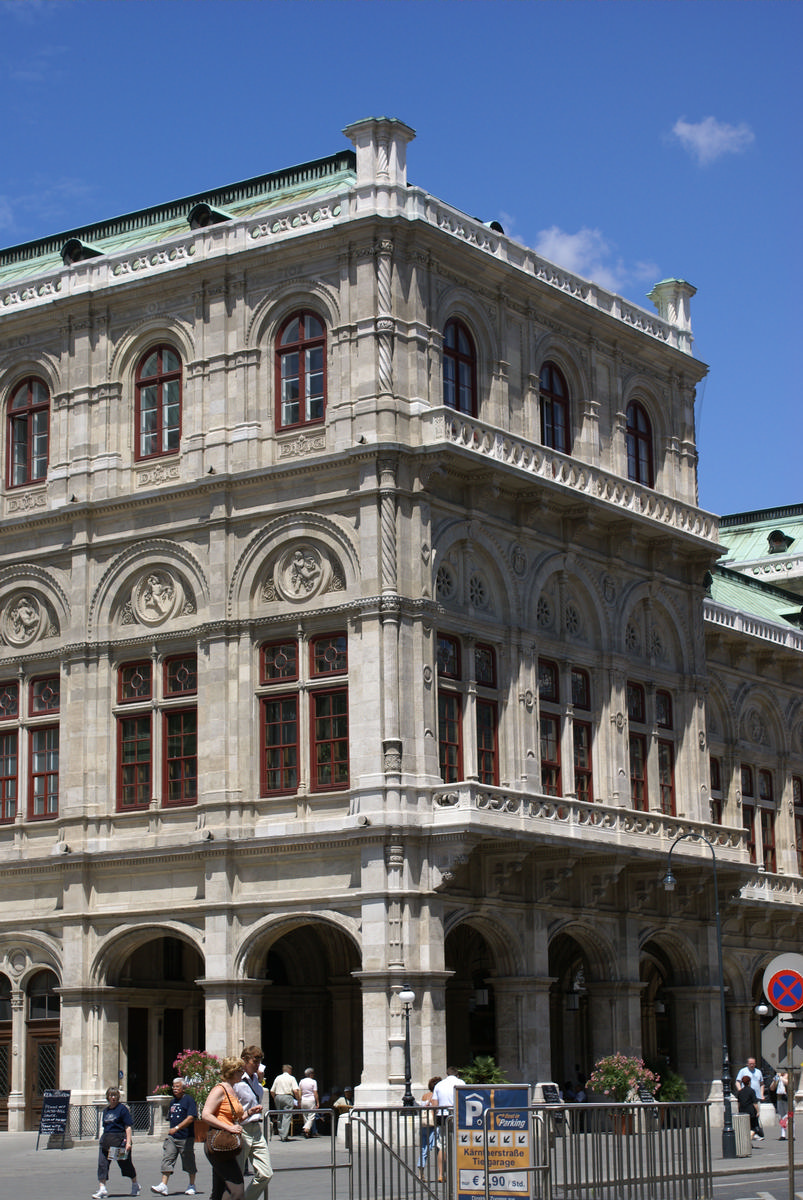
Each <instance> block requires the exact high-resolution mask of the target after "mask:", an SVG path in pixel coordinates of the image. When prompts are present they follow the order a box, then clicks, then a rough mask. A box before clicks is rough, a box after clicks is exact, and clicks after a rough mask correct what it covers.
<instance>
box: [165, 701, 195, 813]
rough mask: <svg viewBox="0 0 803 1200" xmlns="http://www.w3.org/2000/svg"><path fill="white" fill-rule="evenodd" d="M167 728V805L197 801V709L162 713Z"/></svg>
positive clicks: (181, 709) (182, 709)
mask: <svg viewBox="0 0 803 1200" xmlns="http://www.w3.org/2000/svg"><path fill="white" fill-rule="evenodd" d="M162 723H163V727H164V781H163V788H162V801H163V803H164V804H165V805H171V806H172V805H177V804H195V802H196V801H197V799H198V713H197V710H196V709H195V708H180V709H173V710H171V711H169V712H165V713H163V714H162Z"/></svg>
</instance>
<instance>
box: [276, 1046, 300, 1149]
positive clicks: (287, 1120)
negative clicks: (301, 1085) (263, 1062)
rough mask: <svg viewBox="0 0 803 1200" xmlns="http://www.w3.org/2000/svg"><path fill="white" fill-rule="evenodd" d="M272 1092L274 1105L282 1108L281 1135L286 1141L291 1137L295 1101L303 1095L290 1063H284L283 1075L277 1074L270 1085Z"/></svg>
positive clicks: (280, 1119)
mask: <svg viewBox="0 0 803 1200" xmlns="http://www.w3.org/2000/svg"><path fill="white" fill-rule="evenodd" d="M270 1094H271V1099H272V1100H273V1107H274V1108H276V1109H281V1110H282V1111H281V1113H280V1114H279V1137H280V1138H281V1139H282V1141H283V1142H286V1141H288V1139H289V1137H290V1128H291V1125H292V1121H293V1101H294V1100H299V1099H300V1095H301V1094H300V1092H299V1090H298V1080H297V1079H296V1078H295V1076H294V1075H293V1068H292V1066H291V1065H290V1063H284V1065H283V1066H282V1073H281V1075H277V1076H276V1078H275V1079H274V1081H273V1083H272V1084H271V1085H270Z"/></svg>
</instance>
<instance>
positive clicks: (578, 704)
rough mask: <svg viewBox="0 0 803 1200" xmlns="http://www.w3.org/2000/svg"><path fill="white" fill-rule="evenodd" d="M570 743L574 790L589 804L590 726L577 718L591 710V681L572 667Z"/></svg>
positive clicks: (590, 773) (587, 676) (590, 786)
mask: <svg viewBox="0 0 803 1200" xmlns="http://www.w3.org/2000/svg"><path fill="white" fill-rule="evenodd" d="M571 683H572V708H573V710H574V713H575V716H574V718H573V721H572V743H573V748H574V790H575V792H576V793H577V799H578V800H584V801H586V802H589V803H590V802H591V801H592V800H593V799H594V781H593V773H592V762H591V747H592V725H591V722H590V721H584V720H581V719H579V718H578V717H577V715H576V714H577V713H586V712H589V711H590V709H591V680H590V678H589V674H588V671H585V670H583V669H582V668H581V667H572V674H571Z"/></svg>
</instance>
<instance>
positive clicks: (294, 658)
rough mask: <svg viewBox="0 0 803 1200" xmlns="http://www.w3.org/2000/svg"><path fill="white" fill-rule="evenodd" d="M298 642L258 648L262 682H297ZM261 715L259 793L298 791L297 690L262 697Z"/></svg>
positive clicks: (266, 683) (282, 683) (264, 683)
mask: <svg viewBox="0 0 803 1200" xmlns="http://www.w3.org/2000/svg"><path fill="white" fill-rule="evenodd" d="M298 663H299V658H298V642H297V641H294V640H289V639H288V640H286V641H279V642H268V643H266V644H265V645H264V646H263V647H262V649H261V650H260V682H261V683H262V684H263V685H268V686H271V685H273V686H275V685H277V684H281V685H287V684H290V683H292V684H297V683H298ZM260 714H261V747H262V752H261V759H260V794H261V795H263V796H276V795H280V794H282V793H290V792H295V791H297V790H298V785H299V755H300V744H299V736H300V730H299V720H298V692H297V690H295V689H294V690H292V691H286V692H282V693H280V694H278V695H268V696H265V697H263V699H262V702H261V705H260Z"/></svg>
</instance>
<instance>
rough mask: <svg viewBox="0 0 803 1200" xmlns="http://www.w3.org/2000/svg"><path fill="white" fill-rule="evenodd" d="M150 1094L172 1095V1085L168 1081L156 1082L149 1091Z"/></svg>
mask: <svg viewBox="0 0 803 1200" xmlns="http://www.w3.org/2000/svg"><path fill="white" fill-rule="evenodd" d="M151 1095H152V1096H172V1095H173V1087H172V1084H169V1083H157V1085H156V1087H155V1088H154V1089H153V1091H152V1092H151Z"/></svg>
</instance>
